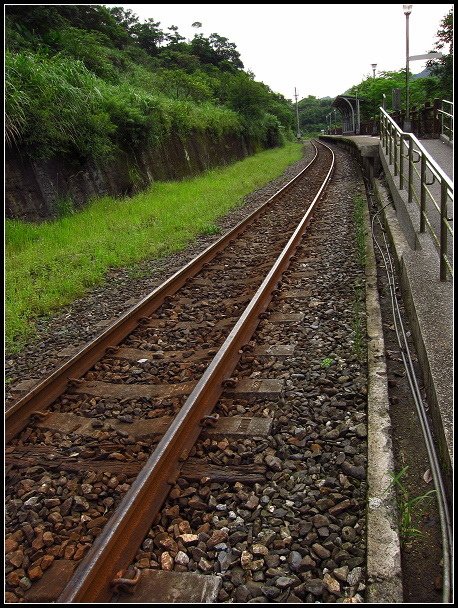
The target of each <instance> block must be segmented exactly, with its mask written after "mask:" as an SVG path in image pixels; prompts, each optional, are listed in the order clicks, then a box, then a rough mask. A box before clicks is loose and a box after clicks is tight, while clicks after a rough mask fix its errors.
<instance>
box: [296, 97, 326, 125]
mask: <svg viewBox="0 0 458 608" xmlns="http://www.w3.org/2000/svg"><path fill="white" fill-rule="evenodd" d="M331 103H332V99H331V97H324V98H323V99H318V98H316V97H314V96H313V95H309V96H308V97H305V98H304V99H301V100H300V101H299V102H298V107H299V126H300V129H301V131H302V132H304V133H319V132H320V131H321V129H325V128H326V126H327V124H328V122H327V119H326V115H327V114H329V112H330V111H331Z"/></svg>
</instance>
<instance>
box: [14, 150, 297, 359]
mask: <svg viewBox="0 0 458 608" xmlns="http://www.w3.org/2000/svg"><path fill="white" fill-rule="evenodd" d="M300 156H301V146H300V144H297V143H288V144H287V145H286V146H284V147H283V148H275V149H272V150H267V151H264V152H260V153H258V154H256V155H254V156H251V157H249V158H246V159H244V160H242V161H239V162H237V163H234V164H232V165H230V166H229V167H225V168H221V169H214V170H212V171H208V172H207V173H205V174H203V175H201V176H198V177H195V178H190V179H186V180H183V181H181V182H157V183H155V184H153V185H152V186H151V187H150V188H149V189H148V190H147V191H144V192H142V193H140V194H137V195H135V196H133V197H131V198H122V199H114V198H110V197H104V198H100V199H97V200H94V201H93V202H92V203H91V204H89V205H88V206H87V207H86V208H85V209H84V210H82V211H80V212H77V213H74V214H73V215H67V216H65V217H61V218H59V219H58V220H55V221H52V222H45V223H42V224H32V223H26V222H22V221H17V220H7V222H6V228H5V234H6V348H7V351H8V352H10V353H14V352H17V351H19V350H20V349H21V347H22V346H23V345H24V344H25V342H26V341H27V340H29V339H30V338H31V337H32V336H33V333H34V323H33V321H34V319H35V318H37V317H39V316H42V315H46V314H49V313H50V312H52V311H55V310H56V309H57V308H58V307H60V306H63V305H66V304H68V303H70V302H71V301H73V300H74V299H75V298H77V297H79V296H81V295H82V294H83V293H84V292H85V291H86V290H87V289H88V288H90V287H93V286H95V285H96V284H100V283H101V282H103V280H104V276H105V274H106V272H107V271H108V270H109V269H110V268H117V267H118V268H119V267H125V266H130V265H132V264H134V263H135V262H138V261H141V260H144V259H147V258H153V257H160V256H163V255H166V254H168V253H171V252H173V251H178V250H180V249H182V248H183V247H185V246H186V245H187V244H188V243H189V242H190V241H191V240H192V239H193V238H195V237H196V236H197V235H199V234H213V233H214V232H215V229H216V227H215V220H217V218H218V217H221V216H222V215H224V214H225V213H227V212H228V211H229V210H230V209H231V208H233V207H235V206H237V205H240V204H242V202H243V198H244V197H245V196H246V195H247V194H249V193H250V192H252V191H253V190H256V189H257V188H260V187H261V186H263V185H264V184H266V183H267V182H268V181H270V180H272V179H274V178H275V177H277V176H278V175H280V174H281V173H282V172H283V170H284V169H285V168H286V167H287V166H288V165H290V164H291V163H293V162H295V161H296V160H298V159H299V158H300Z"/></svg>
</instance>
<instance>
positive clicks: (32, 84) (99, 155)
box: [5, 51, 242, 159]
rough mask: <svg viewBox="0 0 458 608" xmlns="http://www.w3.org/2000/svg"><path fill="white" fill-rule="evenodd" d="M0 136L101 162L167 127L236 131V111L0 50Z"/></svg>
mask: <svg viewBox="0 0 458 608" xmlns="http://www.w3.org/2000/svg"><path fill="white" fill-rule="evenodd" d="M5 68H6V70H5V74H6V87H5V89H6V101H5V110H6V136H7V140H8V143H9V144H10V145H11V144H12V143H13V142H14V143H17V144H19V143H20V144H21V146H23V147H24V149H25V150H26V151H27V152H28V153H29V154H30V155H31V156H33V157H51V156H53V155H55V154H58V153H72V154H75V153H77V154H79V155H80V156H82V157H84V158H94V159H106V158H109V157H110V156H111V155H113V154H114V153H115V152H116V151H117V150H119V149H120V148H123V149H130V148H131V147H132V146H134V147H135V146H138V145H139V144H141V143H148V142H149V143H151V144H155V143H157V141H158V140H161V139H163V138H165V137H167V136H168V135H169V134H170V133H171V131H175V132H179V133H189V132H191V131H205V130H210V131H211V132H214V133H216V134H221V133H223V132H234V133H239V132H240V130H241V128H242V122H241V120H240V117H239V116H238V115H237V113H236V112H234V111H233V110H230V109H228V108H225V107H218V106H216V105H214V104H212V103H210V102H208V101H207V102H205V103H200V104H196V103H193V102H192V101H188V100H181V99H172V98H170V97H167V96H165V95H164V94H162V93H160V92H158V91H155V90H152V91H150V92H148V91H146V90H145V88H142V87H138V86H133V85H132V84H131V83H129V82H128V80H123V81H122V82H120V83H112V82H109V81H108V80H103V79H102V78H99V77H98V76H96V75H95V74H94V73H93V72H91V71H89V70H88V69H87V68H86V66H85V65H84V63H83V62H82V61H79V60H77V59H73V58H69V57H66V56H65V55H63V54H57V55H54V56H47V55H46V54H40V53H31V52H29V51H23V52H20V53H11V52H9V51H7V53H6V55H5Z"/></svg>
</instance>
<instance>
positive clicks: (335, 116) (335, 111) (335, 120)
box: [334, 108, 337, 135]
mask: <svg viewBox="0 0 458 608" xmlns="http://www.w3.org/2000/svg"><path fill="white" fill-rule="evenodd" d="M334 135H337V110H336V109H335V108H334Z"/></svg>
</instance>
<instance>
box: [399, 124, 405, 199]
mask: <svg viewBox="0 0 458 608" xmlns="http://www.w3.org/2000/svg"><path fill="white" fill-rule="evenodd" d="M403 146H404V135H400V137H399V190H402V189H403V188H404V155H403V153H402V151H403Z"/></svg>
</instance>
